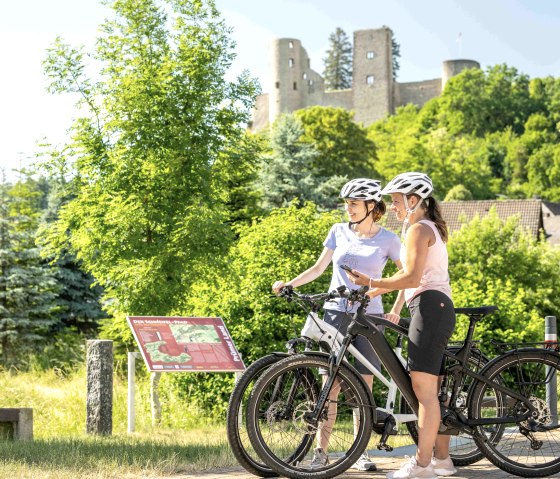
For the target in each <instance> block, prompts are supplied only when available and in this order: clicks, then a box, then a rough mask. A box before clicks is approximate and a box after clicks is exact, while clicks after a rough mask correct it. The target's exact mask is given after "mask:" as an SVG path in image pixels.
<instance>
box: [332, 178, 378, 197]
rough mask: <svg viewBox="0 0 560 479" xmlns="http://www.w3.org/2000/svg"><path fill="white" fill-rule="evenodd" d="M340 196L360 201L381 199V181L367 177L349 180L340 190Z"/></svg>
mask: <svg viewBox="0 0 560 479" xmlns="http://www.w3.org/2000/svg"><path fill="white" fill-rule="evenodd" d="M340 197H341V198H343V199H345V198H348V199H352V200H362V201H368V200H374V201H381V182H380V181H379V180H370V179H369V178H356V179H354V180H350V181H349V182H348V183H346V184H345V185H344V186H343V187H342V189H341V190H340Z"/></svg>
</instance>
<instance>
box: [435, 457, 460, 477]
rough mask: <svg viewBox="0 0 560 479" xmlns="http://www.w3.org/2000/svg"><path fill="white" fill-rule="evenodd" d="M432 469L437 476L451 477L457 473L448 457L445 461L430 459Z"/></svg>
mask: <svg viewBox="0 0 560 479" xmlns="http://www.w3.org/2000/svg"><path fill="white" fill-rule="evenodd" d="M432 467H433V468H434V472H435V473H436V474H437V475H438V476H452V475H453V474H455V473H456V472H457V469H456V467H455V466H454V465H453V461H452V460H451V458H450V457H449V456H447V457H446V458H445V459H438V458H437V457H435V456H433V457H432Z"/></svg>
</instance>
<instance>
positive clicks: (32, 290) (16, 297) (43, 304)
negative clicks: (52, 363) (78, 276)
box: [0, 182, 59, 367]
mask: <svg viewBox="0 0 560 479" xmlns="http://www.w3.org/2000/svg"><path fill="white" fill-rule="evenodd" d="M37 196H38V195H37V191H33V190H32V189H31V188H29V185H28V184H25V183H22V182H19V183H17V184H16V185H15V186H11V185H8V184H6V183H2V184H1V185H0V359H1V361H2V365H3V366H4V367H10V366H15V365H17V366H18V367H22V366H23V367H24V366H25V365H26V361H27V359H28V358H29V355H30V353H33V352H37V351H39V350H40V348H41V346H42V344H43V342H44V340H45V337H46V336H47V335H48V333H49V331H50V330H51V329H52V328H53V327H54V326H55V324H56V323H57V322H58V321H59V320H58V318H57V317H56V316H55V312H56V306H55V302H54V300H55V296H56V282H55V280H54V278H53V276H52V272H51V271H50V270H49V268H48V267H47V266H46V265H45V264H44V262H43V260H42V259H41V257H40V254H39V249H38V248H37V247H36V245H35V232H36V226H37V223H36V219H37V209H36V208H34V204H36V201H37Z"/></svg>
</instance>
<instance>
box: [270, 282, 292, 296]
mask: <svg viewBox="0 0 560 479" xmlns="http://www.w3.org/2000/svg"><path fill="white" fill-rule="evenodd" d="M286 286H290V284H289V283H284V281H276V282H275V283H274V284H273V285H272V291H274V294H276V295H279V294H280V290H281V289H282V288H284V287H286Z"/></svg>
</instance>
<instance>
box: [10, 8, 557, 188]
mask: <svg viewBox="0 0 560 479" xmlns="http://www.w3.org/2000/svg"><path fill="white" fill-rule="evenodd" d="M216 4H217V6H218V9H219V10H220V11H221V12H222V15H223V17H224V19H225V21H226V23H227V24H228V25H229V26H230V27H232V28H233V33H232V35H233V38H234V40H235V41H236V43H237V47H236V53H237V58H236V60H235V63H234V65H233V66H232V69H231V71H230V73H229V76H230V77H231V78H233V77H234V76H235V75H236V74H238V73H239V72H241V71H242V70H243V69H247V70H249V72H250V73H251V74H252V75H253V76H254V77H257V78H258V79H259V81H260V82H261V85H262V89H263V92H267V91H268V90H269V88H268V83H269V82H270V79H269V76H268V45H269V43H270V41H271V40H272V39H274V38H297V39H299V40H301V41H302V45H303V47H304V48H305V49H306V50H307V53H308V54H309V56H310V58H311V68H312V69H313V70H315V71H317V72H319V73H322V71H323V62H322V59H323V57H324V56H325V52H326V49H327V48H328V37H329V35H330V34H331V33H333V32H334V31H335V29H336V28H337V27H341V28H342V29H343V30H344V31H345V32H346V33H347V35H348V36H349V37H350V38H352V32H353V31H355V30H362V29H368V28H379V27H381V26H383V25H386V26H388V27H390V28H391V29H392V30H393V33H394V35H395V39H396V41H397V42H398V43H399V44H400V51H401V58H400V65H401V66H400V71H399V76H398V81H401V82H408V81H420V80H427V79H432V78H439V77H441V66H442V62H443V61H445V60H449V59H459V58H467V59H472V60H476V61H478V62H479V63H480V64H481V66H482V68H484V69H485V68H487V67H488V66H492V65H496V64H501V63H506V64H507V65H508V66H512V67H515V68H517V69H518V71H520V72H521V73H525V74H527V75H529V76H530V77H531V78H535V77H544V76H548V75H552V76H555V77H558V76H560V48H558V46H559V45H560V1H558V0H344V1H340V0H216ZM0 5H1V6H2V15H1V16H0V62H1V63H0V65H2V68H1V69H0V106H1V108H0V168H1V169H3V170H5V171H6V173H7V177H8V179H12V180H13V179H14V178H15V177H16V176H15V173H14V172H13V169H14V168H19V167H25V166H28V165H29V164H30V162H31V161H33V157H34V154H35V152H37V151H39V148H38V146H37V144H38V142H41V141H43V139H47V141H48V142H49V143H51V144H55V145H56V144H63V143H64V142H65V139H66V137H67V129H68V128H69V127H70V125H71V123H72V120H73V118H75V116H76V114H77V112H76V110H75V108H74V106H73V102H74V100H75V98H71V97H67V96H60V95H51V94H49V93H47V92H46V85H47V81H46V78H45V77H44V75H43V73H42V65H41V63H42V61H43V60H44V58H45V56H46V50H47V48H48V47H49V46H50V45H51V44H52V42H54V40H55V39H56V37H57V36H60V37H62V38H63V40H64V41H65V42H66V43H69V44H71V45H73V46H79V45H85V46H86V48H88V49H91V47H92V46H93V44H94V41H95V39H96V38H97V36H98V35H99V32H98V27H99V25H100V24H101V23H102V22H103V20H104V18H106V17H108V16H110V15H111V10H110V9H109V8H108V7H106V6H104V5H102V4H101V3H100V2H99V0H17V1H15V0H0Z"/></svg>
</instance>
